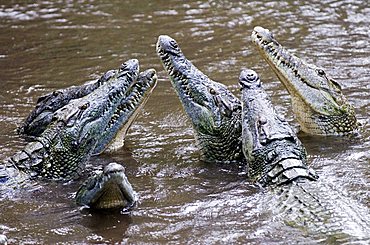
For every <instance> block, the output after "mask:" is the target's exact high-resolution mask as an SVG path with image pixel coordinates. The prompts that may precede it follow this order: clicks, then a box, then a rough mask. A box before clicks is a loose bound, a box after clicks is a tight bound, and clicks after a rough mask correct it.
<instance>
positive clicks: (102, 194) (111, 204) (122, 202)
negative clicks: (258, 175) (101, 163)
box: [76, 162, 136, 209]
mask: <svg viewBox="0 0 370 245" xmlns="http://www.w3.org/2000/svg"><path fill="white" fill-rule="evenodd" d="M76 203H77V204H78V205H80V206H87V207H89V208H92V209H117V208H119V209H121V208H124V209H129V208H131V207H132V206H133V205H134V204H135V203H136V195H135V192H134V190H133V189H132V186H131V184H130V182H129V181H128V179H127V177H126V175H125V168H124V167H123V166H122V165H120V164H118V163H115V162H113V163H109V164H108V165H107V166H105V167H104V169H103V170H102V171H99V172H97V173H95V174H94V175H93V176H91V177H90V178H88V179H87V180H86V181H85V182H84V183H83V184H82V185H81V186H80V188H79V190H78V191H77V193H76Z"/></svg>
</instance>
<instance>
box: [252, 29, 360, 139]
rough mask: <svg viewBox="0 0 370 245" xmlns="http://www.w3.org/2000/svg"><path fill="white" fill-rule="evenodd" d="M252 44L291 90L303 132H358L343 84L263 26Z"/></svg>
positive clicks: (253, 35) (342, 133)
mask: <svg viewBox="0 0 370 245" xmlns="http://www.w3.org/2000/svg"><path fill="white" fill-rule="evenodd" d="M252 42H253V43H254V44H256V46H257V48H258V50H259V53H260V54H261V56H262V57H263V58H264V59H265V60H266V61H267V63H268V64H269V65H270V67H271V68H272V70H273V71H274V72H275V74H276V75H277V77H278V78H279V79H280V81H281V82H282V83H283V84H284V86H285V87H286V89H287V90H288V92H289V94H290V96H291V99H292V108H293V111H294V113H295V115H296V118H297V120H298V122H299V124H300V126H301V129H302V131H304V132H306V133H309V134H316V135H347V134H351V133H353V132H356V131H357V129H358V123H357V120H356V115H355V112H354V109H353V107H352V106H351V105H350V104H349V103H348V102H347V100H346V98H345V97H344V95H343V94H342V89H341V87H340V85H339V84H338V83H337V82H335V81H334V80H333V79H331V78H330V77H329V76H328V75H327V74H326V73H325V71H324V70H323V69H322V68H320V67H317V66H314V65H310V64H307V63H306V62H305V61H303V60H301V59H300V58H298V57H297V56H294V55H292V54H291V53H289V52H288V51H287V50H286V49H285V48H284V47H282V46H281V45H280V44H279V43H278V42H277V41H276V39H275V38H274V37H273V35H272V33H271V32H270V31H269V30H267V29H264V28H262V27H259V26H257V27H255V28H254V30H253V33H252Z"/></svg>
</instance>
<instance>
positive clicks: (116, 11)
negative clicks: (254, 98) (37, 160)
mask: <svg viewBox="0 0 370 245" xmlns="http://www.w3.org/2000/svg"><path fill="white" fill-rule="evenodd" d="M24 2H25V1H2V2H1V3H0V34H1V35H0V81H1V91H0V100H1V103H0V145H1V149H2V150H1V152H0V159H1V160H2V161H3V160H4V159H6V158H7V157H9V156H11V155H12V154H14V153H15V152H17V151H18V150H20V149H22V147H23V146H24V145H25V141H24V140H23V139H22V138H20V137H19V136H18V135H17V134H16V132H15V129H16V127H17V126H18V125H19V124H20V123H21V122H22V120H23V119H24V118H25V117H26V116H27V114H28V113H29V111H30V110H31V109H32V108H33V106H34V105H35V102H36V100H37V98H38V97H39V96H41V95H42V94H45V93H47V92H50V91H53V90H55V89H59V88H65V87H67V86H71V85H78V84H82V83H83V82H85V81H88V80H93V79H97V78H98V77H99V76H100V75H101V74H103V73H104V72H105V71H106V70H109V69H112V68H116V67H118V66H119V65H120V63H122V62H124V61H125V60H127V59H129V58H137V59H139V61H140V65H141V69H142V70H143V69H147V68H151V67H152V68H155V69H156V70H157V71H158V77H159V83H158V86H157V88H156V89H155V90H154V92H153V94H152V96H151V98H150V99H149V101H148V103H147V105H146V106H145V108H144V109H143V111H142V112H141V113H140V116H139V117H138V119H137V120H136V121H135V123H134V124H133V125H132V127H131V129H130V131H129V134H128V136H127V139H126V144H125V147H124V148H123V149H121V150H119V151H118V152H116V153H112V154H103V155H101V156H98V157H94V158H92V159H91V161H90V162H89V165H88V166H87V171H90V170H93V169H97V168H99V167H101V166H104V165H105V164H107V163H108V162H110V161H117V162H120V163H122V164H124V165H125V166H126V168H127V175H128V178H129V180H130V181H131V183H132V185H133V187H134V188H135V190H136V192H137V194H138V196H139V200H140V202H139V204H138V206H137V207H136V208H135V209H134V210H133V211H132V212H130V213H128V214H121V213H105V214H104V213H103V214H101V213H90V212H86V211H81V210H80V209H79V208H78V207H77V206H76V205H75V204H74V203H73V195H74V193H75V191H76V189H77V187H78V185H79V183H80V182H81V181H82V180H81V181H74V182H71V183H38V184H37V185H38V188H36V189H25V190H21V191H19V192H15V194H14V195H13V196H11V197H6V198H2V199H0V210H1V213H0V234H5V235H6V236H7V237H8V238H9V242H10V243H24V244H39V243H46V244H49V243H57V242H60V243H120V242H123V243H126V242H127V243H131V244H144V243H154V244H167V243H170V244H184V243H188V244H225V243H239V244H246V243H250V244H261V243H262V244H266V243H287V244H289V243H295V242H306V243H312V242H315V241H314V240H313V239H311V238H310V236H306V235H304V234H302V233H300V231H298V230H295V229H293V228H289V227H281V228H279V227H269V226H268V223H269V221H270V220H271V219H272V218H273V217H271V215H270V214H269V213H267V212H264V206H266V205H268V204H264V203H261V200H262V197H263V196H264V195H265V194H266V193H265V191H264V190H262V189H260V188H258V187H256V186H254V185H253V184H252V183H251V182H250V181H248V179H247V177H246V174H245V173H244V172H243V170H242V169H239V168H237V167H228V166H222V165H221V166H220V165H214V164H207V163H204V162H201V161H200V160H199V152H198V149H197V145H196V142H195V140H194V137H193V130H192V128H191V124H190V121H189V120H188V119H187V117H186V115H185V114H184V111H183V109H182V107H181V104H180V102H179V100H178V98H177V96H176V95H175V92H174V90H173V89H172V87H171V84H170V82H169V80H168V78H167V76H166V74H165V73H164V71H163V68H162V66H161V64H160V62H159V59H158V57H157V56H156V53H155V42H156V40H157V37H158V36H159V35H160V34H167V35H170V36H172V37H173V38H175V39H176V40H177V41H178V43H179V45H180V47H181V48H182V50H183V52H184V53H185V55H186V56H187V57H188V58H189V59H190V60H191V61H193V63H194V64H195V65H196V66H197V67H198V68H199V69H200V70H202V71H203V72H204V73H205V74H208V75H209V76H210V77H211V78H212V79H214V80H217V81H220V82H222V83H224V84H226V85H227V86H228V87H229V89H230V90H231V91H233V92H234V93H235V94H237V95H239V91H238V85H237V78H238V76H239V73H240V70H241V69H242V68H245V67H248V68H252V69H255V70H256V71H257V72H258V73H259V74H260V76H261V79H262V81H263V82H264V86H265V88H266V90H267V91H268V93H269V94H270V95H271V97H272V100H273V103H274V104H275V106H276V107H277V109H278V110H279V111H280V112H281V113H282V114H283V115H285V117H286V118H287V119H288V120H289V121H290V122H291V123H292V125H294V126H297V124H296V122H295V120H294V117H293V115H292V112H291V107H290V102H289V96H288V94H287V92H286V91H285V90H284V87H283V86H282V85H281V83H280V82H279V81H278V80H277V78H276V76H275V75H274V74H273V73H272V71H271V70H270V68H269V67H268V66H267V64H266V63H265V62H264V61H262V59H261V58H260V57H259V55H258V53H257V51H256V49H255V48H254V46H253V44H252V43H251V42H250V38H249V36H250V34H251V31H252V29H253V27H254V26H256V25H261V26H263V27H266V28H269V29H270V30H272V31H273V32H274V35H275V37H276V38H277V40H279V41H280V42H281V43H282V44H283V45H285V46H286V47H287V48H289V49H290V50H291V51H293V52H294V53H295V54H297V55H298V56H300V57H304V59H306V60H307V61H308V62H312V63H315V64H317V65H320V66H323V67H325V68H326V70H327V72H328V73H329V74H330V75H332V76H333V77H334V78H335V79H336V80H337V81H338V82H339V83H340V84H341V85H342V87H343V88H344V94H345V95H346V96H347V98H348V99H349V101H350V102H351V103H352V104H353V105H354V106H355V108H356V113H357V116H358V118H359V120H360V121H361V122H362V124H363V125H364V126H363V127H362V132H361V135H360V136H358V137H350V138H336V137H326V138H323V137H313V136H309V135H305V134H300V135H299V136H300V138H301V140H302V141H303V143H304V144H305V146H306V148H307V151H308V153H309V163H310V165H311V166H312V168H314V169H315V170H316V171H317V172H318V174H319V175H320V177H321V178H322V179H323V180H324V181H326V182H328V183H331V184H332V185H334V186H337V187H338V188H339V189H340V190H341V191H343V192H344V193H346V194H347V195H349V196H350V197H351V198H353V199H355V200H356V201H358V202H359V203H361V204H362V205H365V206H367V207H369V208H370V192H369V190H370V170H369V169H370V168H369V158H370V133H369V128H370V126H369V104H370V99H369V97H370V93H369V92H370V83H369V81H370V58H369V56H370V45H369V44H370V30H369V26H370V8H369V5H368V3H367V1H356V0H350V1H349V0H348V1H344V0H343V1H329V0H324V1H286V0H285V1H279V2H274V1H248V2H247V1H239V2H237V1H136V0H132V1H117V0H115V1H106V0H102V1H95V0H92V1H84V0H82V1H36V2H33V1H29V3H24Z"/></svg>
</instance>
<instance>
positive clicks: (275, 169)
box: [239, 69, 370, 243]
mask: <svg viewBox="0 0 370 245" xmlns="http://www.w3.org/2000/svg"><path fill="white" fill-rule="evenodd" d="M239 84H240V86H241V91H242V127H243V130H242V142H243V154H244V156H245V157H246V161H247V168H248V176H249V177H250V179H251V180H252V181H253V182H255V183H256V184H258V185H259V186H261V187H264V188H268V189H270V190H271V191H272V193H273V195H272V196H270V197H269V198H266V199H265V201H266V202H268V203H269V205H268V207H269V208H270V211H271V212H272V213H273V216H274V220H279V218H281V219H282V221H283V223H285V224H287V225H289V226H292V227H294V228H297V229H299V230H302V231H303V232H304V233H306V235H309V236H311V237H317V238H318V239H323V240H322V241H325V242H326V243H327V242H329V243H334V242H344V241H354V240H358V241H365V240H366V239H369V238H370V237H369V235H370V224H369V221H370V216H369V212H368V209H366V207H363V206H361V205H360V204H359V203H356V202H355V201H354V200H351V199H350V198H348V197H346V196H345V195H342V194H341V193H340V192H339V191H337V189H336V188H335V187H332V186H330V185H329V184H325V183H324V182H322V181H320V179H319V178H318V176H317V174H316V173H315V172H314V170H312V169H311V168H310V167H308V165H307V158H306V150H305V148H304V146H303V145H302V143H301V142H300V140H299V139H298V138H297V136H296V134H295V133H294V131H293V129H292V128H291V127H290V126H289V124H288V123H287V122H286V121H285V120H284V118H282V117H281V116H280V115H279V113H278V112H277V111H276V110H275V108H274V107H273V105H272V103H271V100H270V98H269V96H268V95H267V93H266V92H265V90H264V89H263V87H262V83H261V81H260V78H259V76H258V74H257V73H256V72H255V71H253V70H249V69H245V70H242V72H241V74H240V77H239ZM367 241H368V240H367Z"/></svg>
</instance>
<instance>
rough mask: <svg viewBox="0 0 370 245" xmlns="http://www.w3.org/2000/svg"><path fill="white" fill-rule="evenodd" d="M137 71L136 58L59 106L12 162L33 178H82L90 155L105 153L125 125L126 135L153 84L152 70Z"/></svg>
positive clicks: (12, 158) (154, 82) (154, 77)
mask: <svg viewBox="0 0 370 245" xmlns="http://www.w3.org/2000/svg"><path fill="white" fill-rule="evenodd" d="M138 69H139V68H138V61H137V60H129V61H127V62H126V63H124V64H123V65H122V67H121V68H120V69H118V70H117V71H115V74H114V75H113V76H111V78H110V79H109V80H108V81H107V82H106V83H105V84H104V85H102V86H100V87H99V88H97V89H95V90H94V91H93V92H91V93H90V94H88V95H86V96H84V97H82V98H79V99H75V100H71V101H70V102H69V103H68V104H67V105H65V106H64V107H62V108H60V109H59V110H57V111H56V112H55V113H54V114H53V120H52V121H51V123H50V124H49V125H48V126H47V128H46V129H45V131H44V132H43V133H42V134H41V136H39V137H37V138H36V139H35V141H34V142H30V143H29V144H27V145H26V146H25V148H24V149H23V150H22V151H21V152H19V153H18V154H16V155H14V156H13V157H11V158H10V162H11V163H12V164H13V165H14V166H16V167H17V168H18V169H19V170H21V171H23V172H26V173H28V174H29V175H30V176H31V177H36V176H37V177H43V178H49V179H71V178H76V177H78V176H79V174H80V173H81V171H82V170H83V168H84V166H85V163H86V162H87V160H88V159H89V158H90V156H91V155H92V154H94V153H99V152H101V151H103V150H104V149H105V148H106V147H107V146H108V144H109V143H110V142H111V141H112V140H113V139H114V138H115V136H116V135H117V132H118V131H119V130H120V129H121V128H123V130H124V133H126V131H127V128H128V127H129V125H130V124H131V123H132V117H134V116H135V110H136V109H137V108H139V107H140V106H141V105H142V103H143V102H144V101H146V99H147V97H148V96H149V95H150V92H151V91H152V88H153V87H154V86H155V84H156V75H155V72H154V70H150V71H148V73H149V74H150V75H148V77H146V76H145V77H146V78H145V79H143V80H140V81H136V75H137V73H138ZM147 78H150V79H147ZM120 143H121V144H123V142H120Z"/></svg>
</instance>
